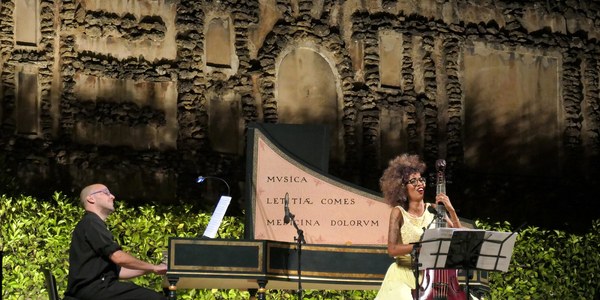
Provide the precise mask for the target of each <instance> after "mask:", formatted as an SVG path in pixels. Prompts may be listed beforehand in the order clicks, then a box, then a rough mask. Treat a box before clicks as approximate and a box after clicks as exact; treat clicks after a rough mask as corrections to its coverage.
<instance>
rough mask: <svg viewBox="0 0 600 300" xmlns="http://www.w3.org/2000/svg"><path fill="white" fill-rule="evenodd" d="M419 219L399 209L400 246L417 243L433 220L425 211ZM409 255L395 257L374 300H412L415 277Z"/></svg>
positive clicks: (431, 215)
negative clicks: (424, 229) (400, 221)
mask: <svg viewBox="0 0 600 300" xmlns="http://www.w3.org/2000/svg"><path fill="white" fill-rule="evenodd" d="M427 206H429V204H426V206H425V212H424V213H423V215H422V216H421V217H414V216H411V215H410V214H409V213H408V212H406V211H405V210H404V208H402V207H400V206H397V207H398V208H400V212H402V218H403V219H404V224H402V227H401V228H400V234H401V236H400V238H399V239H398V240H400V241H402V244H409V243H414V242H418V241H419V239H420V238H421V235H422V234H423V228H424V227H427V225H429V224H430V223H431V221H432V220H433V214H432V213H430V212H428V211H427ZM410 264H411V258H410V254H407V255H403V256H399V257H396V261H395V262H394V263H392V264H391V265H390V267H389V268H388V270H387V272H386V273H385V278H384V279H383V283H382V284H381V287H380V288H379V292H378V293H377V297H375V299H376V300H388V299H389V300H404V299H406V300H412V299H413V296H412V293H411V290H413V289H414V288H415V275H414V273H413V271H412V269H411V265H410Z"/></svg>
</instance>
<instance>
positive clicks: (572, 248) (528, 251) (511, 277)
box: [478, 219, 600, 300]
mask: <svg viewBox="0 0 600 300" xmlns="http://www.w3.org/2000/svg"><path fill="white" fill-rule="evenodd" d="M478 225H479V227H481V228H484V229H488V230H495V231H506V232H508V231H513V230H515V229H514V228H511V225H510V224H509V223H496V224H493V225H490V224H484V223H481V222H479V224H478ZM599 245H600V219H598V220H595V221H593V222H592V227H591V229H590V230H589V232H588V233H586V234H583V235H577V234H569V233H566V232H564V231H559V230H544V229H541V228H538V227H528V228H525V229H524V230H522V231H520V232H519V233H518V236H517V240H516V243H515V248H514V251H513V257H512V260H511V263H510V266H509V269H508V272H506V273H491V275H490V283H491V284H490V287H491V292H490V298H491V299H508V300H513V299H514V300H517V299H518V300H520V299H570V300H571V299H573V300H575V299H590V300H596V299H600V254H599V251H600V246H599Z"/></svg>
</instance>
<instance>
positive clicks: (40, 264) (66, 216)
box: [0, 193, 374, 300]
mask: <svg viewBox="0 0 600 300" xmlns="http://www.w3.org/2000/svg"><path fill="white" fill-rule="evenodd" d="M0 203H1V206H0V220H1V231H0V236H1V239H0V249H2V250H3V251H4V259H3V265H2V267H3V272H2V273H3V277H4V278H3V281H2V286H3V288H2V297H1V299H6V300H12V299H19V300H22V299H47V295H48V293H47V291H46V288H45V286H44V276H43V274H42V272H41V269H42V268H49V269H51V270H52V271H53V273H54V275H55V276H56V279H57V282H58V289H59V295H60V296H62V295H63V294H64V290H65V289H66V285H67V273H68V259H69V253H68V252H69V245H70V239H71V232H72V230H73V228H75V225H76V224H77V222H78V221H79V220H80V218H81V216H82V215H83V209H82V208H81V207H80V206H79V205H78V201H77V200H74V199H68V198H67V197H65V196H64V195H62V194H60V193H55V194H54V196H53V198H52V199H50V200H47V201H38V200H37V199H34V198H32V197H26V196H23V197H19V198H11V197H7V196H1V197H0ZM115 208H116V210H115V212H114V213H112V214H111V215H110V216H109V217H108V219H107V224H108V226H109V228H111V231H112V232H113V234H114V235H115V238H116V239H117V242H118V243H119V244H121V245H122V246H123V249H124V250H125V251H128V252H130V253H132V254H134V255H135V256H137V257H139V258H140V259H142V260H146V261H149V262H153V263H159V262H160V261H161V260H162V259H163V251H166V250H167V247H168V240H169V237H197V236H199V235H201V234H202V233H203V232H204V229H205V228H206V225H207V224H208V222H209V220H210V214H206V213H202V212H200V213H199V212H194V211H193V210H192V207H191V206H185V205H182V206H155V205H144V206H140V207H136V208H134V207H128V206H127V205H125V204H123V203H121V202H116V203H115ZM243 232H244V226H243V221H242V220H240V219H238V218H234V217H225V218H224V220H223V223H222V225H221V226H220V228H219V232H218V236H219V238H225V239H239V238H242V237H243ZM133 281H134V282H135V283H137V284H139V285H142V286H146V287H150V288H153V289H155V290H157V291H158V290H161V284H162V278H161V277H160V276H156V275H147V276H142V277H139V278H136V279H133ZM177 295H178V299H248V298H249V294H248V292H246V291H238V290H217V289H213V290H179V291H178V292H177ZM373 297H374V291H344V292H338V291H311V290H307V291H305V292H304V299H315V300H316V299H357V300H358V299H370V298H373ZM268 299H273V300H277V299H295V295H294V294H293V291H269V295H268Z"/></svg>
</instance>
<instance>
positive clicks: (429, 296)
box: [419, 269, 467, 300]
mask: <svg viewBox="0 0 600 300" xmlns="http://www.w3.org/2000/svg"><path fill="white" fill-rule="evenodd" d="M457 274H458V270H456V269H430V270H426V271H425V273H424V274H423V281H422V283H421V286H420V287H419V289H420V293H419V295H420V297H419V299H420V300H465V299H467V295H466V293H465V291H463V289H462V288H461V287H460V284H459V283H458V275H457Z"/></svg>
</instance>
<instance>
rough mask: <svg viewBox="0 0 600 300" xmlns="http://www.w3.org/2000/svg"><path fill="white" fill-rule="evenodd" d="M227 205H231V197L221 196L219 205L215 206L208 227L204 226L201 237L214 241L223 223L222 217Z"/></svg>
mask: <svg viewBox="0 0 600 300" xmlns="http://www.w3.org/2000/svg"><path fill="white" fill-rule="evenodd" d="M229 203H231V196H221V199H219V203H218V204H217V208H215V211H214V212H213V214H212V216H211V217H210V221H209V222H208V225H207V226H206V229H205V230H204V234H202V236H205V237H209V238H211V239H214V238H215V237H216V236H217V231H218V230H219V226H221V223H222V222H223V217H224V216H225V211H227V207H229Z"/></svg>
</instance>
